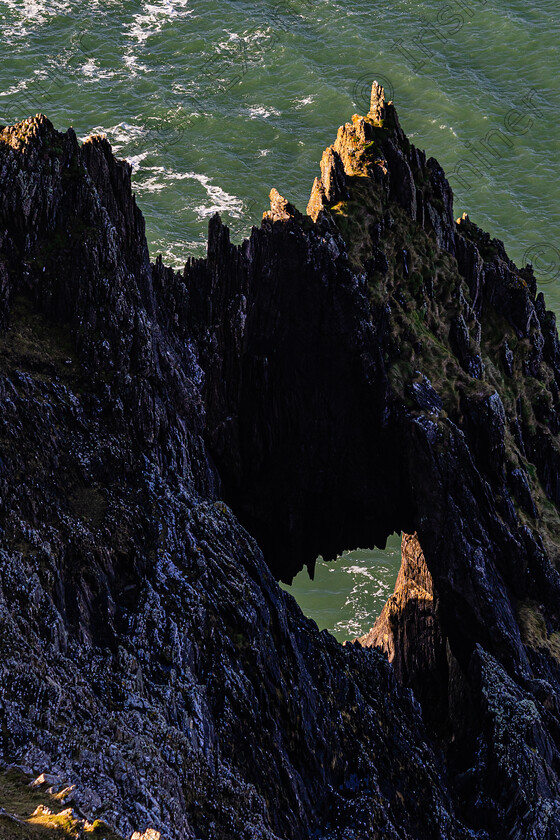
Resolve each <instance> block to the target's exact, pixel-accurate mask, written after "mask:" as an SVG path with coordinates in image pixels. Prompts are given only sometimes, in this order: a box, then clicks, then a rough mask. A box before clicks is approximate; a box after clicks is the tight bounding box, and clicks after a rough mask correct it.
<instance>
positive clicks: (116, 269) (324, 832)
mask: <svg viewBox="0 0 560 840" xmlns="http://www.w3.org/2000/svg"><path fill="white" fill-rule="evenodd" d="M452 209H453V208H452V193H451V190H450V188H449V185H448V183H447V181H446V179H445V176H444V174H443V172H442V170H441V168H440V167H439V165H438V164H437V162H436V161H435V160H433V159H426V156H425V155H424V153H423V152H421V151H419V150H417V149H416V148H415V147H414V146H413V145H412V144H410V142H409V141H408V140H407V138H406V137H405V135H404V133H403V132H402V129H401V128H400V125H399V122H398V119H397V115H396V112H395V110H394V107H393V106H392V104H391V103H387V102H385V101H384V96H383V91H382V89H380V88H379V87H377V88H374V91H373V96H372V110H371V111H370V114H368V115H367V116H365V117H361V116H358V115H355V116H354V117H353V118H352V122H351V123H348V124H347V125H345V126H343V127H342V128H341V129H340V130H339V132H338V135H337V139H336V141H335V143H334V144H333V146H332V147H330V149H329V150H327V152H326V154H325V155H324V157H323V161H322V166H321V178H320V179H318V180H317V182H316V183H315V186H314V189H313V196H312V200H311V202H310V207H309V209H308V212H309V214H310V215H308V216H303V215H302V214H301V213H299V212H298V211H297V210H296V208H295V207H293V205H291V204H290V202H289V201H288V200H286V199H284V198H283V197H282V196H280V194H279V193H278V192H276V191H273V193H272V194H271V210H270V212H269V213H266V214H265V216H264V218H263V222H262V225H261V227H260V228H258V229H256V228H254V229H253V231H252V232H251V235H250V237H249V239H248V240H246V241H245V242H244V243H243V244H242V245H241V246H238V247H237V246H234V245H232V244H231V242H230V239H229V232H228V230H227V228H225V227H224V226H223V225H222V223H221V221H220V219H219V218H218V217H214V218H213V219H212V220H211V223H210V229H209V240H208V256H207V258H206V259H204V260H191V261H189V263H188V264H187V266H186V267H185V271H184V273H183V274H182V275H178V274H177V273H175V272H173V271H171V270H170V269H167V268H166V267H165V266H164V265H163V264H162V262H161V260H158V261H156V263H155V264H154V265H150V261H149V256H148V251H147V246H146V240H145V237H144V225H143V220H142V217H141V214H140V212H139V210H138V209H137V207H136V204H135V200H134V197H133V195H132V192H131V186H130V168H129V167H128V165H127V164H126V163H123V162H118V161H116V160H115V159H114V158H113V156H112V153H111V150H110V147H109V145H108V143H107V141H106V140H103V139H101V138H94V139H93V140H91V141H88V142H87V143H85V144H84V145H83V146H81V147H80V146H79V145H78V143H77V141H76V138H75V136H74V135H73V133H72V132H71V131H69V132H67V133H66V134H65V135H62V134H59V133H58V132H56V131H55V130H54V129H53V127H52V125H51V124H50V123H49V122H48V120H46V119H45V118H44V117H37V118H34V119H32V120H28V121H26V122H24V123H21V124H19V125H18V126H14V127H11V128H4V129H2V130H1V131H0V295H1V302H2V309H1V313H0V321H1V324H2V332H1V334H0V394H1V401H0V410H1V417H0V420H1V424H0V459H1V460H0V498H1V500H2V502H1V505H0V529H1V530H0V625H1V628H0V629H1V632H0V673H1V679H0V720H1V721H2V728H1V741H0V745H1V758H2V761H3V762H4V764H17V765H18V766H19V767H21V768H23V769H24V770H28V771H29V772H33V773H34V774H35V775H39V773H42V772H46V773H49V774H52V775H53V776H54V777H56V778H57V779H59V780H60V784H61V785H66V786H73V785H75V788H74V799H73V803H75V807H76V809H79V813H80V815H83V817H82V816H80V818H86V817H87V818H88V819H90V820H92V819H93V818H100V819H103V820H105V821H106V822H107V823H109V824H111V825H112V826H113V827H114V828H115V830H117V831H118V832H119V833H121V834H123V835H128V836H130V835H131V833H133V832H138V833H139V834H140V836H142V834H144V835H145V834H146V832H147V831H148V830H150V831H155V832H161V835H162V840H179V838H181V839H182V838H212V840H214V838H216V840H226V838H228V839H229V838H234V837H235V838H241V837H244V838H267V840H272V838H286V840H287V838H290V840H292V839H293V840H299V838H301V840H303V838H306V840H307V838H311V837H319V838H323V840H339V838H342V837H344V838H350V837H352V838H355V840H359V839H360V838H363V840H365V838H371V837H377V836H379V837H381V836H383V837H402V838H410V840H424V838H426V840H428V838H430V840H432V838H442V840H443V838H449V840H453V839H454V838H467V837H471V838H473V837H478V838H479V839H480V840H482V838H491V839H492V840H498V838H502V837H504V836H508V837H510V838H514V840H529V838H532V837H539V838H543V839H548V840H553V838H556V837H558V835H559V833H560V810H559V808H558V801H559V792H560V791H559V787H560V782H559V778H558V774H559V773H560V769H559V768H560V736H559V734H558V733H559V732H560V709H559V697H560V653H559V649H560V644H559V639H560V635H559V634H560V608H559V604H560V577H559V575H558V571H557V565H558V562H559V550H558V545H559V544H560V539H559V535H560V518H559V515H558V504H559V503H560V491H559V487H560V469H559V465H560V459H559V453H560V449H559V446H558V443H559V440H558V432H559V430H560V422H559V421H560V406H559V387H560V353H559V344H558V336H557V333H556V325H555V320H554V316H553V315H552V314H551V313H550V312H547V310H546V307H545V304H544V300H543V298H542V296H541V295H537V294H536V291H537V290H536V281H535V278H534V277H533V274H532V270H531V269H530V267H525V268H522V269H518V268H517V267H516V266H515V265H514V264H513V263H512V262H511V261H510V260H509V259H508V257H507V255H506V253H505V250H504V248H503V245H502V244H501V243H500V242H498V241H497V240H491V239H490V237H488V236H487V235H486V234H484V233H483V232H482V231H481V230H480V229H479V228H477V227H476V225H474V224H473V223H472V222H471V221H470V220H469V219H468V218H467V217H466V218H463V219H462V220H460V221H459V222H458V223H456V222H455V221H454V220H453V212H452ZM394 531H403V532H404V533H405V534H409V535H414V536H410V537H405V540H404V550H403V568H402V570H401V574H400V576H399V581H398V584H397V590H396V592H395V595H394V596H393V597H392V599H391V600H390V601H389V603H388V605H387V607H386V608H385V610H384V613H383V616H382V617H381V619H380V622H379V623H378V625H377V626H376V628H374V630H373V632H372V634H371V635H370V636H369V639H368V640H366V639H364V640H363V642H364V645H365V644H366V643H368V644H369V643H372V644H373V647H371V648H368V647H365V646H363V645H360V644H354V645H346V646H341V645H339V644H337V643H336V642H335V641H334V639H332V638H331V637H330V636H329V635H328V634H327V633H319V632H318V631H317V628H316V626H315V625H314V624H313V622H311V621H309V620H307V619H306V618H305V617H304V616H303V615H302V614H301V612H300V610H299V609H298V607H297V606H296V604H295V602H294V601H293V599H292V598H291V597H290V596H289V595H287V594H285V593H283V592H282V591H281V590H280V589H279V587H278V586H277V583H276V580H275V579H279V578H281V579H283V580H287V581H289V580H290V579H291V578H292V577H293V575H294V574H296V573H297V572H298V571H299V570H300V569H301V568H302V567H303V566H304V565H307V566H308V567H309V568H310V569H312V567H313V563H314V560H315V558H316V557H317V555H318V554H322V555H323V556H324V557H326V558H335V557H336V556H337V554H339V553H340V552H341V551H342V550H343V549H345V548H349V547H353V546H356V545H374V544H375V545H378V546H383V545H384V544H385V540H386V538H387V536H388V535H389V534H391V533H392V532H394ZM261 552H262V553H261ZM379 647H381V648H382V650H378V649H376V648H379ZM387 653H389V654H390V656H391V658H392V660H393V664H392V665H391V664H389V662H388V661H387V657H386V654H387ZM411 689H412V690H411ZM73 807H74V805H73ZM148 836H149V835H148Z"/></svg>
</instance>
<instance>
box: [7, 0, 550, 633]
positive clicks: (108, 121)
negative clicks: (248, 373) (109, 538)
mask: <svg viewBox="0 0 560 840" xmlns="http://www.w3.org/2000/svg"><path fill="white" fill-rule="evenodd" d="M0 23H1V26H2V44H1V46H0V57H1V61H0V122H2V123H9V122H14V121H16V120H18V119H21V118H23V117H25V116H28V115H29V114H32V113H36V112H38V111H43V112H45V113H46V114H47V115H48V116H49V117H50V118H51V120H52V121H53V122H54V123H55V125H56V126H57V127H58V128H61V129H64V128H66V127H67V126H68V125H73V126H74V128H75V129H76V132H77V134H78V136H79V137H82V138H83V137H85V136H87V135H88V134H90V133H93V132H103V133H105V134H107V136H108V138H109V139H110V141H111V143H112V144H113V148H114V149H115V151H116V152H117V153H118V154H119V155H121V156H123V157H126V158H128V159H129V160H130V161H131V163H132V164H133V166H134V176H133V177H134V184H135V189H136V192H137V196H138V201H139V204H140V206H141V208H142V210H143V212H144V215H145V217H146V226H147V234H148V239H149V243H150V247H151V249H152V254H153V255H154V256H155V254H156V253H157V252H161V253H163V255H164V258H165V260H166V261H167V262H168V263H169V264H173V265H175V266H178V267H179V266H181V265H182V263H184V261H185V259H186V257H187V256H190V255H202V254H203V253H204V241H205V236H206V229H207V224H208V219H209V217H210V216H211V215H212V213H214V212H215V211H216V210H218V211H220V212H221V213H222V216H223V218H224V220H225V221H226V222H227V223H228V224H229V225H230V226H231V228H232V233H233V238H234V240H237V241H240V240H241V238H242V237H243V236H244V235H246V234H247V233H248V231H249V229H250V226H251V224H255V223H258V222H259V220H260V217H261V214H262V211H263V210H264V209H266V206H267V204H268V192H269V190H270V188H271V187H272V186H275V187H277V188H278V189H279V191H280V192H281V193H282V194H283V195H285V196H286V197H288V198H289V199H290V200H291V201H292V202H294V203H295V204H296V205H298V206H299V207H300V209H305V206H306V204H307V199H308V197H309V192H310V189H311V184H312V182H313V178H314V176H315V175H316V174H317V173H318V163H319V160H320V157H321V153H322V151H323V149H324V148H325V146H326V145H328V144H329V143H331V142H332V141H333V139H334V137H335V135H336V129H337V127H338V125H339V124H341V123H342V122H344V121H345V120H347V119H348V118H349V117H350V116H351V114H352V113H353V112H356V111H361V112H364V111H365V110H367V107H368V96H369V89H370V86H371V81H372V79H373V78H376V79H377V80H378V81H381V82H382V83H383V84H384V85H385V87H386V89H387V90H388V91H389V93H390V95H391V96H393V98H394V100H395V102H396V104H397V106H398V109H399V114H400V118H401V122H402V124H403V127H404V128H405V130H406V131H407V132H408V134H409V136H411V137H412V138H413V141H414V142H415V143H417V145H419V146H421V147H423V148H425V149H427V150H428V153H429V154H430V155H433V156H435V157H437V158H438V159H439V161H440V162H441V164H442V165H443V167H444V168H445V170H446V171H447V173H448V175H449V178H450V181H451V184H452V186H453V188H454V190H455V194H456V204H455V210H456V215H457V216H458V215H460V214H461V213H462V212H463V211H465V210H466V211H468V212H469V214H470V215H471V218H472V219H473V220H474V221H476V222H477V223H478V224H480V225H481V226H483V227H485V228H486V229H487V230H489V231H490V232H491V233H492V234H493V235H495V236H499V237H500V238H501V239H503V240H504V241H505V243H506V246H507V248H508V250H509V252H510V254H511V256H512V257H513V258H514V259H515V260H516V261H518V262H521V261H523V259H524V257H526V258H530V259H531V261H532V262H533V264H534V265H535V267H536V268H537V271H538V273H539V274H540V281H541V287H542V288H543V290H544V291H545V292H546V294H547V298H548V303H549V305H550V306H552V308H554V309H555V310H556V311H557V312H560V243H559V242H558V237H557V231H558V228H559V221H560V218H559V207H560V177H559V176H560V156H559V154H558V152H559V147H560V128H559V126H558V119H557V116H558V113H559V112H560V82H559V78H560V73H559V61H558V42H559V35H560V7H559V4H558V0H531V2H527V0H453V2H450V3H449V4H447V3H445V4H444V3H442V2H441V0H427V1H426V2H412V0H394V2H391V3H385V4H373V3H372V2H371V0H368V2H362V1H361V0H358V1H356V2H352V0H261V2H260V3H259V4H254V3H247V2H243V0H220V2H219V3H218V2H216V0H204V2H202V0H151V2H132V1H131V0H129V1H128V2H117V0H103V2H100V0H90V2H88V3H76V2H73V3H71V2H69V0H0ZM488 132H493V133H492V134H491V136H490V140H491V143H490V151H489V150H488V146H485V145H484V139H485V138H486V137H487V136H488ZM376 557H377V554H375V553H374V555H373V559H372V560H371V568H373V569H375V568H378V566H379V563H378V561H377V560H376V559H375V558H376ZM351 562H353V560H352V561H351ZM360 562H361V561H360ZM376 563H377V566H376ZM332 569H334V570H335V571H331V570H329V572H328V580H329V586H332V587H333V588H334V589H337V590H338V589H341V588H343V587H344V586H346V591H347V592H350V591H352V586H353V584H354V582H355V581H359V580H360V578H359V573H357V572H356V573H353V572H347V571H345V570H343V569H342V564H339V566H334V567H332ZM336 569H339V571H336ZM376 574H377V572H376ZM395 574H396V571H395V570H393V577H394V575H395ZM379 575H381V572H379ZM335 579H336V580H337V583H336V586H334V584H333V581H334V580H335ZM318 580H319V578H318ZM298 581H299V579H298ZM298 586H299V583H298ZM371 588H372V592H373V591H374V586H373V585H372V587H371ZM298 597H301V598H303V597H304V595H303V594H301V596H298ZM305 597H307V596H305ZM350 609H351V608H350V607H348V608H343V610H342V612H343V613H344V615H343V616H342V618H341V617H340V614H339V611H338V607H337V608H336V609H335V608H334V607H333V610H332V614H331V616H330V618H328V617H325V616H323V621H324V626H328V627H330V628H331V629H334V628H336V626H337V625H338V622H339V621H343V622H344V621H349V620H350V619H351V618H352V616H351V615H350ZM352 609H353V607H352ZM364 621H366V620H365V619H364ZM368 621H369V619H368ZM370 623H371V622H370ZM366 624H367V621H366ZM362 629H368V628H367V626H365V625H364V627H360V628H359V629H358V630H355V629H353V630H352V631H351V632H352V633H354V632H361V630H362Z"/></svg>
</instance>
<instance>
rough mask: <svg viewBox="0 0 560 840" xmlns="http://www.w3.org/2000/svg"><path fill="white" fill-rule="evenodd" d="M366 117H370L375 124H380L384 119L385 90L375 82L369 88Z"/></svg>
mask: <svg viewBox="0 0 560 840" xmlns="http://www.w3.org/2000/svg"><path fill="white" fill-rule="evenodd" d="M368 117H371V118H372V119H373V120H374V121H375V122H381V120H384V119H385V89H384V88H383V87H382V86H381V85H380V84H378V83H377V82H374V83H373V85H372V86H371V103H370V106H369V114H368Z"/></svg>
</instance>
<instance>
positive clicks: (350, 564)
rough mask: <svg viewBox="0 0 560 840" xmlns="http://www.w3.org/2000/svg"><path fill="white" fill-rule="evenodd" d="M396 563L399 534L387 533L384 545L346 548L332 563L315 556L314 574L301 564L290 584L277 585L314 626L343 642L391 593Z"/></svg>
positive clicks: (364, 627)
mask: <svg viewBox="0 0 560 840" xmlns="http://www.w3.org/2000/svg"><path fill="white" fill-rule="evenodd" d="M400 565H401V536H400V534H392V535H391V536H390V537H389V538H388V540H387V546H386V548H385V550H384V551H382V550H381V549H378V548H374V549H356V550H355V551H347V552H344V554H342V555H341V556H340V557H338V558H337V559H336V561H335V562H334V563H325V561H324V560H323V559H322V557H319V558H318V560H317V564H316V566H315V576H314V580H311V578H310V577H309V574H308V572H307V569H303V570H302V571H301V572H300V573H299V574H298V575H296V577H295V578H294V580H293V582H292V584H291V586H289V585H287V584H285V583H281V584H280V586H281V587H282V589H284V590H285V591H286V592H289V593H290V594H291V595H293V596H294V598H295V599H296V601H297V602H298V604H299V606H300V607H301V610H302V612H303V613H305V615H306V616H308V617H309V618H312V619H313V620H314V621H315V622H317V625H318V627H319V630H325V629H326V630H328V631H329V632H330V633H332V634H333V636H334V637H335V638H336V639H338V641H340V642H344V641H346V640H348V639H354V638H356V637H357V636H363V635H364V634H365V633H367V632H368V631H369V630H371V628H372V627H373V625H374V623H375V620H376V619H377V618H378V617H379V615H380V614H381V611H382V609H383V607H384V606H385V604H386V602H387V599H388V598H389V596H390V595H392V594H393V590H394V588H395V582H396V580H397V575H398V573H399V569H400Z"/></svg>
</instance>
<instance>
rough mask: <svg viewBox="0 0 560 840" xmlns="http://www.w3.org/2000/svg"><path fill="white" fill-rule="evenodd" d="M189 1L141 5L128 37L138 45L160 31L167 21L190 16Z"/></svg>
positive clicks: (164, 1) (161, 1) (173, 0)
mask: <svg viewBox="0 0 560 840" xmlns="http://www.w3.org/2000/svg"><path fill="white" fill-rule="evenodd" d="M189 2H190V0H160V2H159V3H143V4H142V11H141V13H140V14H137V15H135V16H134V21H133V23H132V26H131V27H130V29H129V30H128V35H129V37H130V38H133V39H134V40H135V41H136V42H137V43H138V44H143V43H145V42H146V41H147V40H148V38H150V37H151V36H152V35H156V34H157V33H158V32H160V31H161V29H162V28H163V26H164V25H165V23H167V21H168V20H170V19H172V18H175V17H178V16H179V15H180V16H182V17H184V16H185V15H192V13H193V11H192V9H189V8H188V6H189Z"/></svg>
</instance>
